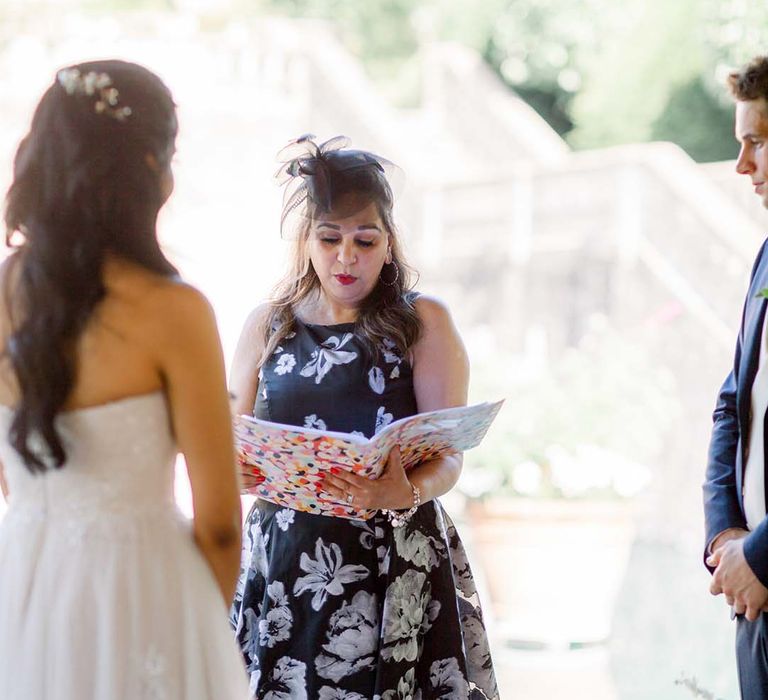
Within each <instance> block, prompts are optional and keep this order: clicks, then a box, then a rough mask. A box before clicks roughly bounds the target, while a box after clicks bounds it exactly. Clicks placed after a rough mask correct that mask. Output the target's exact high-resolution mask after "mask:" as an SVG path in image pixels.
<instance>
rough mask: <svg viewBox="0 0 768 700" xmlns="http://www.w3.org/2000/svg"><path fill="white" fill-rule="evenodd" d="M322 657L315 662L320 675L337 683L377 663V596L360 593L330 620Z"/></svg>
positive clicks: (343, 605)
mask: <svg viewBox="0 0 768 700" xmlns="http://www.w3.org/2000/svg"><path fill="white" fill-rule="evenodd" d="M328 624H329V628H328V631H327V632H326V635H325V636H326V639H327V641H326V643H325V644H323V653H322V654H320V655H319V656H318V657H317V658H316V659H315V668H316V670H317V675H318V676H320V677H321V678H328V679H329V680H332V681H333V682H334V683H338V682H339V681H340V680H341V679H342V678H344V677H345V676H350V675H352V674H353V673H357V672H358V671H360V670H362V669H372V668H374V666H375V661H376V649H377V646H378V639H379V620H378V611H377V604H376V595H375V594H374V593H368V592H367V591H358V592H357V593H355V595H354V597H353V598H352V600H351V601H349V602H344V603H343V604H342V606H341V607H340V608H339V609H338V610H336V611H335V612H334V613H333V614H332V615H331V617H330V619H329V621H328Z"/></svg>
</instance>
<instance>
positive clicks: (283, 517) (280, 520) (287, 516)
mask: <svg viewBox="0 0 768 700" xmlns="http://www.w3.org/2000/svg"><path fill="white" fill-rule="evenodd" d="M295 517H296V511H295V510H293V509H292V508H283V509H281V510H278V511H277V513H275V520H276V521H277V526H278V527H279V528H280V529H281V530H282V531H283V532H287V531H288V528H289V527H290V526H291V525H292V524H293V520H294V518H295Z"/></svg>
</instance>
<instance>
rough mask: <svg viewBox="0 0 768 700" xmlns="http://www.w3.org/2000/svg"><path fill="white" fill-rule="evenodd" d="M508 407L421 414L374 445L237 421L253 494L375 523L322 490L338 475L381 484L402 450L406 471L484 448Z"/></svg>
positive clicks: (397, 423)
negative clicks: (336, 471)
mask: <svg viewBox="0 0 768 700" xmlns="http://www.w3.org/2000/svg"><path fill="white" fill-rule="evenodd" d="M502 403H503V402H502V401H497V402H495V403H480V404H475V405H473V406H459V407H456V408H445V409H440V410H438V411H430V412H429V413H418V414H416V415H413V416H408V417H406V418H402V419H400V420H398V421H395V422H393V423H390V424H389V425H388V426H387V427H386V428H384V429H383V430H381V431H380V432H379V433H377V434H376V435H375V436H374V437H372V438H371V439H368V438H365V437H361V436H359V435H352V434H350V433H335V432H330V431H322V430H316V429H314V428H302V427H299V426H295V425H280V424H278V423H270V422H268V421H263V420H259V419H257V418H253V417H251V416H237V417H236V418H235V421H234V428H235V439H236V442H237V449H238V455H239V459H240V466H241V473H242V476H243V479H244V481H245V483H246V489H247V490H248V492H249V493H251V494H252V495H254V496H258V497H259V498H262V499H264V500H267V501H271V502H272V503H277V504H279V505H284V506H287V507H289V508H294V509H296V510H301V511H306V512H310V513H319V514H322V515H332V516H336V517H342V518H360V519H367V518H370V517H372V516H373V515H374V513H375V511H372V510H359V509H357V508H355V507H354V506H350V505H348V504H346V503H339V502H337V501H335V500H332V499H330V498H328V497H327V495H325V494H323V492H322V491H321V490H320V485H321V483H322V480H323V475H324V473H325V472H326V471H329V470H330V469H331V467H336V468H340V469H346V470H347V471H351V472H354V473H355V474H358V475H360V476H367V477H368V478H371V479H376V478H378V476H379V475H380V474H381V472H382V470H383V469H384V466H385V464H386V459H387V456H388V455H389V451H390V450H391V449H392V448H393V447H394V446H395V445H397V446H399V448H400V454H401V458H402V462H403V466H404V467H405V469H406V470H407V469H410V468H411V467H414V466H416V465H417V464H419V463H421V462H425V461H427V460H430V459H434V458H435V457H438V456H440V455H445V454H449V453H452V452H463V451H464V450H468V449H470V448H472V447H475V446H477V445H478V444H480V441H481V440H482V439H483V437H484V436H485V433H486V432H487V431H488V427H489V426H490V424H491V422H492V421H493V419H494V418H495V417H496V414H497V413H498V412H499V409H500V408H501V404H502Z"/></svg>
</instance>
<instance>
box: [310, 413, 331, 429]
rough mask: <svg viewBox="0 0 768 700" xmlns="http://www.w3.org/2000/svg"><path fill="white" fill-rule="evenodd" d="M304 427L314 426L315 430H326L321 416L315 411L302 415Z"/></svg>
mask: <svg viewBox="0 0 768 700" xmlns="http://www.w3.org/2000/svg"><path fill="white" fill-rule="evenodd" d="M304 427H305V428H314V429H315V430H327V428H326V425H325V421H324V420H323V419H322V418H318V417H317V414H315V413H312V414H310V415H308V416H304Z"/></svg>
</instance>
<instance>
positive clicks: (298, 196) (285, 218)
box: [275, 134, 399, 239]
mask: <svg viewBox="0 0 768 700" xmlns="http://www.w3.org/2000/svg"><path fill="white" fill-rule="evenodd" d="M348 146H349V139H348V138H347V137H346V136H335V137H333V138H332V139H329V140H328V141H325V142H323V143H321V144H319V145H318V144H317V143H315V136H314V135H312V134H304V135H303V136H300V137H299V138H297V139H296V140H294V141H291V142H290V143H289V144H288V145H287V146H286V147H285V148H283V149H282V150H281V151H280V152H279V153H278V154H277V159H278V161H280V162H281V163H282V165H281V166H280V169H279V170H278V171H277V173H276V174H275V177H276V178H277V181H278V183H279V184H280V185H283V186H285V192H284V194H283V213H282V216H281V219H280V235H281V236H282V238H285V239H291V238H296V236H297V235H298V233H299V231H300V230H301V227H302V226H304V225H305V224H306V220H307V219H311V218H313V217H315V216H317V215H319V214H327V213H329V212H331V211H332V212H333V213H334V216H336V217H337V218H340V219H342V218H345V217H347V216H352V215H353V214H355V213H356V212H358V211H360V210H361V209H364V208H365V207H366V206H368V204H369V203H370V202H371V201H372V200H373V201H377V202H381V203H383V204H384V205H385V206H386V207H387V209H390V210H391V208H392V205H393V195H392V188H391V185H390V178H391V176H392V174H393V173H395V172H397V171H398V170H399V169H398V168H397V166H395V165H394V164H393V163H391V162H389V161H388V160H386V159H384V158H381V157H380V156H377V155H375V154H373V153H370V152H368V151H362V150H357V149H352V148H348Z"/></svg>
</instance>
